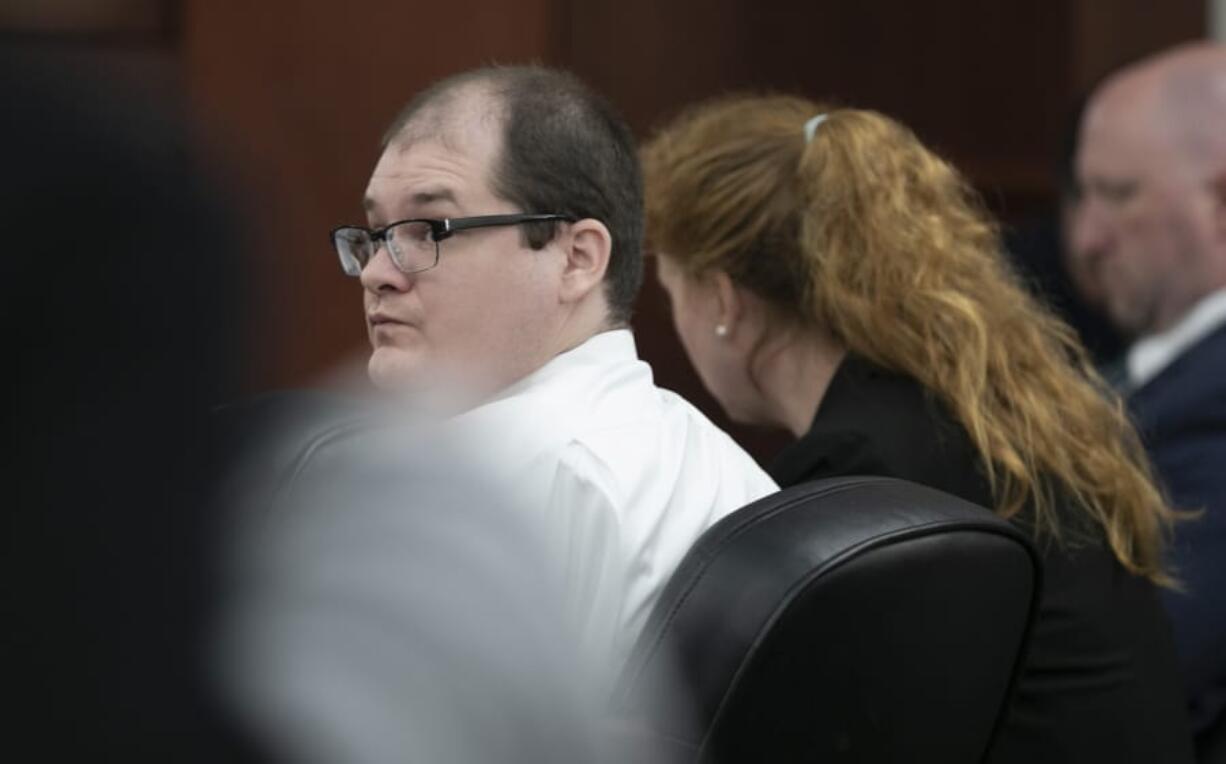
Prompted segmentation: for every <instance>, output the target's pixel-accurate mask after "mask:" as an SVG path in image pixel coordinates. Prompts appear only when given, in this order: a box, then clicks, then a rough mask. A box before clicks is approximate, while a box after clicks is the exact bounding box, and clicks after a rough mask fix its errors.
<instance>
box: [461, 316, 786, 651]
mask: <svg viewBox="0 0 1226 764" xmlns="http://www.w3.org/2000/svg"><path fill="white" fill-rule="evenodd" d="M460 419H462V420H464V421H465V422H467V423H468V424H469V425H474V424H475V425H476V427H477V430H478V432H480V433H483V434H484V437H486V438H493V439H495V440H496V442H495V443H494V444H493V445H494V448H495V449H496V450H497V451H498V452H499V458H500V461H501V467H502V469H505V470H509V471H510V474H511V475H512V477H513V480H514V483H515V485H516V486H517V488H521V489H522V496H523V498H525V499H526V500H527V501H528V502H529V503H530V504H531V505H532V506H534V507H539V508H541V511H542V512H543V513H544V514H545V523H546V525H547V528H548V532H549V534H550V536H551V537H552V539H553V541H554V542H555V543H556V545H557V547H558V550H559V552H560V554H561V555H562V558H563V560H564V565H565V568H566V580H567V598H568V602H567V606H568V610H570V611H571V612H572V613H573V614H574V615H575V617H576V619H577V624H578V626H579V628H580V630H581V633H582V634H583V637H584V642H585V644H586V647H587V649H588V650H591V651H592V653H591V654H593V655H595V656H607V657H608V660H607V661H604V660H603V659H602V662H604V663H605V665H606V666H607V667H608V668H609V669H610V670H613V671H616V670H617V668H618V667H620V666H621V665H622V663H623V662H624V659H625V658H626V657H627V656H628V653H629V650H630V648H631V647H632V646H633V642H634V640H635V639H636V637H637V636H638V633H639V632H640V631H641V629H642V628H643V626H644V624H645V621H646V619H647V615H648V613H649V611H650V609H651V607H652V606H653V604H654V603H655V601H656V599H657V598H658V597H659V595H660V592H661V589H662V588H663V586H664V583H665V582H666V581H667V580H668V577H669V576H670V575H671V574H672V573H673V571H674V570H675V569H676V567H677V565H678V563H680V561H681V558H682V557H683V556H684V555H685V553H686V552H687V551H688V550H689V548H690V547H691V546H692V545H693V543H694V541H696V540H697V539H698V537H699V536H700V535H701V534H702V533H703V531H705V530H706V529H707V528H709V527H711V526H712V525H713V524H714V523H715V522H716V521H718V520H719V519H720V518H722V517H724V516H725V515H727V514H729V513H730V512H732V511H734V510H736V509H739V508H740V507H743V506H745V505H746V504H749V503H750V502H752V501H754V500H756V499H759V498H761V497H763V496H766V495H768V494H771V493H774V492H775V491H776V490H778V486H776V485H775V483H774V481H773V480H771V478H770V477H769V476H768V475H767V474H766V473H765V472H764V471H763V470H762V469H761V468H760V467H759V466H758V465H757V463H756V462H754V460H753V459H752V458H751V457H750V456H749V455H748V454H746V453H745V451H744V450H742V449H741V448H740V447H739V446H738V445H737V444H736V443H735V442H733V440H732V439H731V438H730V437H729V436H728V435H727V434H726V433H724V432H723V431H722V430H720V429H719V428H717V427H716V426H715V425H714V424H712V423H711V422H710V420H708V419H707V418H706V417H705V416H703V415H702V414H701V413H700V412H699V411H698V410H697V409H696V408H694V406H692V405H691V404H690V403H688V402H687V401H685V400H683V399H682V398H681V397H680V396H678V395H676V394H675V393H672V392H670V391H668V390H663V389H660V388H658V387H656V386H655V384H654V382H653V379H652V372H651V367H650V366H648V365H647V364H646V363H644V362H643V361H641V360H639V358H638V355H637V352H636V349H635V344H634V337H633V335H632V334H631V333H630V331H629V330H624V329H623V330H616V331H609V332H604V333H601V334H598V335H596V336H594V337H592V338H590V339H589V340H587V341H586V342H584V343H583V344H582V345H580V346H579V347H577V348H575V349H573V350H570V351H568V352H566V353H563V354H561V355H559V356H557V357H556V358H554V359H553V360H552V361H550V362H549V363H548V364H546V365H545V366H544V367H542V368H541V369H539V370H537V371H536V372H534V373H533V374H531V375H530V376H528V377H527V378H525V379H523V380H521V381H519V382H517V383H515V384H514V385H512V386H511V387H510V388H509V389H507V390H505V391H504V392H503V393H501V394H500V395H499V397H498V398H497V399H495V400H493V401H491V402H489V403H486V404H484V405H482V406H480V407H478V408H476V409H474V410H473V411H470V412H468V413H467V414H464V415H462V416H461V417H460Z"/></svg>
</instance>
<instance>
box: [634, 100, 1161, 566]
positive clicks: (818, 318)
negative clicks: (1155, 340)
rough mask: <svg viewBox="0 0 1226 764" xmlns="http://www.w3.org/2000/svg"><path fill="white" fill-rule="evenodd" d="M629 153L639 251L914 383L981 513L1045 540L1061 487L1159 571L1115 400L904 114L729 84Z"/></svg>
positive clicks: (1149, 482)
mask: <svg viewBox="0 0 1226 764" xmlns="http://www.w3.org/2000/svg"><path fill="white" fill-rule="evenodd" d="M819 113H826V114H827V118H826V119H825V121H823V122H822V123H821V124H820V126H819V127H818V128H817V130H816V132H815V134H814V136H813V139H812V141H809V142H806V140H805V136H804V133H803V129H802V128H803V126H804V125H805V123H806V121H807V120H809V119H810V118H812V117H813V116H814V115H817V114H819ZM642 157H643V163H644V174H645V177H644V180H645V185H646V198H647V231H648V238H649V241H650V243H651V245H652V248H653V250H655V251H656V252H658V253H661V254H663V255H664V256H667V257H668V258H669V259H670V260H671V261H672V262H675V263H676V264H677V265H679V266H680V268H681V269H682V271H683V272H684V273H685V274H687V276H689V277H691V278H696V277H700V276H701V275H703V274H704V273H708V272H710V271H712V270H714V269H718V270H722V271H724V272H726V273H727V274H728V275H729V276H730V277H732V279H733V280H734V281H735V282H737V283H738V284H740V285H741V286H743V287H745V288H748V289H750V290H751V291H754V292H755V293H757V294H758V295H759V296H761V297H763V298H765V299H766V301H767V302H768V303H769V304H770V305H772V306H773V307H774V308H775V309H777V311H778V312H779V313H781V314H782V315H783V316H785V317H787V318H788V319H790V320H791V321H793V322H794V323H796V324H799V325H807V326H817V327H821V328H822V329H823V330H824V331H826V332H827V333H829V334H830V335H831V336H832V337H833V338H834V339H835V340H836V341H837V342H839V343H840V344H841V345H842V346H843V347H845V348H846V349H847V350H848V351H849V352H852V353H855V354H857V355H859V356H861V357H863V358H866V359H868V360H869V361H871V362H873V363H875V364H877V365H879V366H882V367H884V368H887V369H890V370H893V371H895V372H899V373H902V374H905V375H908V376H910V377H912V378H913V379H915V380H917V381H918V382H919V383H920V384H922V385H923V386H924V387H925V388H926V389H927V390H928V391H929V392H930V393H931V394H933V395H935V397H936V398H937V399H938V400H939V401H941V402H942V403H943V404H944V405H945V406H946V407H947V409H948V410H949V411H950V412H951V413H952V414H953V416H954V417H955V418H956V419H957V421H959V422H960V423H961V424H962V425H963V427H964V428H965V429H966V432H967V433H968V435H969V436H970V439H971V441H972V442H973V444H974V445H975V447H976V448H977V450H978V452H979V454H980V456H981V458H982V463H983V469H984V471H985V473H986V476H987V479H988V482H989V485H990V486H991V489H992V492H993V496H994V498H995V501H996V507H995V509H996V511H997V513H998V514H1000V515H1001V516H1003V517H1006V518H1008V517H1013V516H1015V515H1017V514H1018V513H1019V512H1021V511H1022V510H1023V509H1024V508H1026V507H1030V508H1031V509H1032V511H1033V524H1034V529H1035V534H1036V536H1043V535H1044V534H1050V536H1051V537H1054V538H1056V539H1059V538H1060V536H1061V523H1060V520H1059V518H1058V517H1057V511H1056V506H1055V497H1054V491H1056V490H1063V491H1065V492H1067V494H1069V495H1070V496H1071V498H1072V499H1073V500H1074V503H1075V504H1076V506H1077V507H1079V508H1080V509H1081V510H1083V511H1084V512H1085V513H1087V515H1088V517H1089V519H1091V520H1092V521H1093V522H1094V523H1095V524H1097V525H1099V526H1101V527H1102V529H1103V531H1104V532H1105V535H1106V539H1107V542H1108V543H1109V544H1110V547H1111V549H1112V550H1113V551H1114V553H1115V556H1116V558H1118V559H1119V561H1120V563H1121V564H1122V565H1123V566H1124V567H1125V568H1127V569H1128V570H1130V571H1132V572H1133V573H1136V574H1139V575H1142V576H1145V577H1148V578H1150V579H1151V580H1153V581H1155V582H1157V583H1159V584H1163V585H1172V584H1173V583H1174V582H1173V579H1172V578H1171V577H1170V575H1169V574H1168V573H1167V572H1166V570H1165V568H1164V565H1163V560H1162V550H1163V544H1164V540H1165V536H1166V531H1167V530H1168V528H1169V524H1170V523H1171V521H1172V520H1173V519H1175V517H1176V513H1175V512H1174V511H1173V510H1172V509H1170V507H1169V506H1168V505H1167V503H1166V501H1165V500H1164V498H1163V496H1162V495H1161V494H1160V492H1159V491H1158V489H1157V488H1156V487H1155V483H1154V480H1153V477H1152V473H1151V469H1150V467H1149V463H1148V460H1147V458H1146V456H1145V452H1144V450H1143V448H1142V446H1141V443H1140V439H1139V438H1138V436H1137V434H1136V432H1135V430H1134V429H1133V427H1132V425H1131V424H1130V422H1129V421H1128V419H1127V417H1126V415H1125V414H1124V410H1123V406H1122V404H1121V402H1120V400H1119V398H1118V397H1116V396H1114V395H1111V394H1110V393H1108V392H1107V390H1108V388H1107V386H1106V384H1105V383H1104V382H1103V380H1102V379H1101V378H1100V377H1099V375H1098V374H1097V372H1095V370H1094V368H1093V366H1092V365H1091V363H1090V361H1089V359H1088V357H1087V354H1086V351H1085V350H1084V348H1083V347H1082V345H1081V344H1080V342H1079V341H1078V340H1077V338H1076V336H1075V334H1074V333H1073V331H1072V330H1071V329H1070V328H1069V327H1068V326H1067V325H1065V324H1064V323H1063V322H1062V321H1060V320H1059V319H1058V318H1057V317H1055V316H1054V315H1053V314H1052V313H1051V312H1050V311H1048V310H1047V309H1045V308H1044V307H1043V306H1042V305H1040V304H1039V303H1038V301H1037V300H1035V299H1034V298H1033V297H1032V296H1031V295H1030V294H1029V293H1028V292H1027V291H1026V289H1025V288H1024V287H1023V286H1022V285H1021V283H1020V281H1019V279H1018V278H1017V277H1016V275H1015V274H1014V273H1013V272H1012V270H1011V269H1010V267H1009V265H1008V263H1007V261H1006V260H1005V258H1004V256H1003V253H1002V247H1001V243H1000V235H999V230H998V227H997V225H996V224H995V223H994V222H993V220H992V218H991V217H990V216H989V215H988V214H987V213H986V211H985V210H984V208H983V205H982V202H981V200H980V198H979V196H978V195H977V194H976V193H975V191H974V190H973V189H972V188H971V186H970V185H969V184H968V183H967V181H966V180H964V179H963V178H962V176H961V175H959V173H958V172H957V171H956V170H954V169H953V168H952V167H951V166H950V165H949V164H947V163H946V162H944V161H942V160H941V159H940V158H939V157H937V156H936V155H934V154H933V153H932V152H930V151H928V150H927V149H926V148H925V147H924V146H923V145H922V144H921V143H920V142H919V140H918V139H917V138H916V137H915V135H914V134H913V133H912V132H911V131H910V130H908V129H907V128H906V127H904V126H903V125H901V124H899V123H898V122H895V121H894V120H892V119H889V118H888V117H885V116H883V115H881V114H878V113H875V112H872V111H862V110H858V109H833V110H831V109H828V108H827V107H825V106H823V105H821V104H818V103H814V102H811V101H808V100H805V99H801V98H794V97H787V96H733V97H726V98H722V99H718V100H715V101H711V102H708V103H705V104H700V105H699V106H697V107H694V108H692V109H690V110H689V111H687V112H685V113H683V114H682V115H681V116H680V117H678V118H677V119H676V120H675V121H673V122H672V123H671V124H670V125H668V126H667V127H665V128H664V129H663V130H662V131H660V132H659V133H658V134H656V135H655V136H654V137H653V139H652V140H651V141H650V142H649V143H648V144H647V145H646V146H645V147H644V149H643V152H642Z"/></svg>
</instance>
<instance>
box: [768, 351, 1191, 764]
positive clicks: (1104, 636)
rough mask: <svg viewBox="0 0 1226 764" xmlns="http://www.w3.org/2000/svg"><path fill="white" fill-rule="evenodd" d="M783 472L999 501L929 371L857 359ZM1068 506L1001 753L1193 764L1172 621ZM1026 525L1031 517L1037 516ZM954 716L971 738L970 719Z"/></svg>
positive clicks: (841, 372)
mask: <svg viewBox="0 0 1226 764" xmlns="http://www.w3.org/2000/svg"><path fill="white" fill-rule="evenodd" d="M771 473H772V475H773V476H774V477H775V479H776V480H777V481H778V482H779V484H780V485H781V486H789V485H794V484H796V483H801V482H804V481H808V480H816V479H819V478H827V477H836V476H841V475H882V476H887V477H896V478H902V479H904V480H910V481H912V482H915V483H921V484H924V485H928V486H932V487H933V488H937V489H939V490H942V491H945V492H947V493H951V494H954V495H955V496H959V497H961V498H963V499H966V500H968V501H971V502H974V503H976V504H979V505H980V506H983V507H991V506H993V503H994V502H993V500H992V494H991V490H990V488H989V486H988V482H987V479H986V477H985V476H984V473H983V470H982V468H981V461H980V459H979V457H978V455H977V452H976V451H975V449H974V447H973V446H972V444H971V441H970V438H969V437H968V436H967V434H966V431H965V430H964V429H963V428H962V427H961V425H959V424H958V423H957V422H956V421H955V420H954V419H953V418H952V416H951V415H950V414H949V413H948V411H947V410H946V409H945V407H944V406H943V405H941V404H940V403H939V402H937V401H936V400H935V399H934V397H933V396H931V395H929V394H928V393H927V392H926V391H925V390H924V389H923V387H921V385H920V384H919V383H918V382H916V381H915V380H913V379H911V378H909V377H906V376H901V375H898V374H893V373H890V372H887V371H885V370H883V369H881V368H879V367H877V366H874V365H873V364H871V363H869V362H867V361H865V360H863V359H861V358H858V357H855V356H851V355H849V356H848V357H847V358H846V359H845V360H844V361H843V363H842V364H841V365H840V367H839V369H838V370H837V372H836V373H835V375H834V377H833V379H832V380H831V382H830V386H829V388H828V389H827V391H826V395H825V397H824V398H823V400H822V403H821V406H820V407H819V409H818V412H817V415H816V417H815V418H814V420H813V426H812V428H811V429H810V430H809V432H808V433H807V434H806V435H805V436H804V437H802V438H801V439H800V440H798V441H797V442H795V443H793V444H792V445H790V446H788V447H787V448H786V449H785V450H784V451H783V452H782V453H781V454H780V455H779V456H778V458H777V459H776V460H775V462H774V464H773V465H772V466H771ZM985 511H987V510H985ZM1057 511H1058V512H1059V513H1060V515H1061V518H1062V520H1063V522H1064V524H1065V526H1066V527H1067V528H1068V530H1069V531H1070V532H1069V533H1067V534H1066V538H1067V541H1066V543H1064V544H1061V545H1057V544H1054V543H1050V542H1043V541H1040V549H1041V550H1043V558H1044V591H1043V594H1042V599H1041V602H1040V608H1039V618H1038V622H1037V624H1036V626H1035V631H1034V635H1033V637H1032V641H1031V647H1030V653H1029V656H1028V658H1027V661H1026V666H1025V668H1024V670H1023V673H1022V676H1021V678H1020V681H1019V683H1018V689H1017V695H1016V697H1015V699H1014V701H1013V705H1012V708H1011V711H1010V714H1009V717H1008V718H1007V720H1006V722H1005V725H1004V728H1003V729H1002V730H1001V732H1000V734H999V735H998V736H997V743H996V745H995V747H994V749H993V751H992V753H991V756H990V757H989V761H993V762H1015V761H1016V762H1045V763H1047V764H1054V763H1055V762H1090V761H1103V762H1112V764H1123V763H1124V762H1146V763H1149V762H1154V763H1156V762H1163V763H1172V762H1185V761H1192V758H1193V755H1192V749H1191V740H1190V733H1189V730H1188V725H1187V719H1186V716H1185V712H1184V709H1183V703H1182V702H1181V697H1180V695H1181V694H1180V691H1179V684H1178V674H1177V669H1176V663H1175V658H1174V649H1173V646H1172V643H1171V636H1170V629H1169V625H1168V623H1167V620H1166V617H1165V615H1164V613H1163V612H1162V608H1161V606H1160V604H1159V602H1158V597H1157V594H1156V592H1155V590H1154V587H1153V586H1152V585H1151V584H1150V583H1149V582H1148V581H1147V580H1144V579H1141V578H1138V577H1136V576H1133V575H1130V574H1129V573H1128V572H1127V571H1125V570H1124V569H1123V568H1122V567H1121V566H1120V565H1119V563H1118V562H1117V561H1116V559H1115V557H1114V555H1113V554H1112V553H1111V551H1110V548H1109V547H1108V546H1106V544H1105V541H1104V539H1103V537H1102V534H1101V533H1100V532H1099V531H1098V530H1097V529H1096V528H1095V527H1094V526H1092V525H1089V524H1088V523H1087V522H1086V521H1085V520H1083V519H1082V518H1083V514H1084V513H1079V512H1075V511H1074V508H1073V507H1071V506H1070V505H1069V503H1068V502H1067V501H1066V500H1064V499H1062V498H1061V497H1057ZM1023 514H1024V513H1023ZM1015 522H1018V523H1019V524H1021V525H1023V526H1030V525H1031V524H1030V522H1029V521H1028V520H1027V518H1026V517H1024V516H1023V517H1019V518H1017V519H1016V520H1015ZM950 725H951V726H950V734H957V721H956V720H950Z"/></svg>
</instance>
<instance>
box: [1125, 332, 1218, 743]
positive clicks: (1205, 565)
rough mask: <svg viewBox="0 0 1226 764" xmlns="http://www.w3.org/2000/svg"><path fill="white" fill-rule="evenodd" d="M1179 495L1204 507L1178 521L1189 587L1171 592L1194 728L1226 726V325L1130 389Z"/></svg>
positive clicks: (1161, 469)
mask: <svg viewBox="0 0 1226 764" xmlns="http://www.w3.org/2000/svg"><path fill="white" fill-rule="evenodd" d="M1128 403H1129V407H1130V408H1131V409H1132V411H1133V414H1134V417H1135V420H1136V423H1137V428H1138V429H1139V430H1140V431H1141V437H1142V438H1143V440H1144V441H1145V447H1146V449H1147V450H1148V451H1149V455H1150V458H1151V459H1152V460H1153V463H1154V467H1155V468H1156V470H1157V472H1158V476H1159V478H1160V479H1161V480H1162V482H1163V484H1164V485H1165V487H1166V489H1167V491H1168V492H1169V494H1170V497H1171V501H1172V502H1173V503H1174V504H1175V506H1177V507H1181V508H1185V509H1202V510H1204V514H1203V515H1202V516H1201V517H1200V518H1199V519H1198V520H1195V521H1193V522H1187V523H1181V524H1179V525H1178V526H1176V528H1175V538H1174V542H1173V543H1172V544H1171V549H1170V553H1171V562H1172V563H1173V565H1174V566H1175V569H1176V572H1177V573H1178V574H1179V577H1180V578H1181V579H1182V581H1183V582H1184V587H1185V591H1184V592H1182V593H1181V592H1164V593H1163V601H1164V603H1165V605H1166V607H1167V611H1168V612H1169V613H1170V615H1171V621H1172V623H1173V625H1174V629H1175V646H1176V649H1177V651H1178V653H1179V659H1180V663H1181V664H1182V666H1183V671H1184V680H1185V685H1186V688H1187V693H1188V700H1189V706H1190V709H1191V713H1192V725H1193V728H1194V729H1195V730H1196V731H1197V732H1200V733H1203V732H1204V731H1205V730H1207V729H1208V728H1209V727H1211V726H1214V725H1216V726H1217V727H1218V728H1221V727H1223V726H1226V326H1222V327H1219V328H1218V330H1217V331H1216V332H1214V333H1213V334H1211V335H1209V336H1208V337H1206V338H1205V339H1203V340H1201V341H1200V342H1199V343H1197V344H1196V345H1194V346H1192V347H1191V348H1190V349H1188V350H1187V351H1186V352H1184V353H1183V355H1181V356H1179V358H1177V359H1176V360H1175V361H1174V362H1173V363H1172V364H1171V365H1170V366H1168V367H1167V368H1166V369H1164V370H1163V371H1162V373H1160V374H1159V375H1158V376H1157V377H1154V378H1153V379H1152V380H1150V381H1149V383H1148V384H1146V385H1144V386H1143V387H1141V388H1139V389H1138V390H1136V391H1135V392H1133V393H1132V395H1131V396H1130V397H1129V401H1128Z"/></svg>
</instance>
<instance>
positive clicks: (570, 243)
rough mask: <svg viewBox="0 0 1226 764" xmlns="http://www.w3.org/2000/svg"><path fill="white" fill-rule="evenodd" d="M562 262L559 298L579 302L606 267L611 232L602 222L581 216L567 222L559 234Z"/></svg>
mask: <svg viewBox="0 0 1226 764" xmlns="http://www.w3.org/2000/svg"><path fill="white" fill-rule="evenodd" d="M562 246H563V249H564V252H563V254H564V255H565V258H566V259H565V262H564V264H563V267H562V289H561V298H562V301H563V302H579V301H580V300H582V299H583V298H584V297H586V296H587V295H588V294H589V293H590V292H591V291H592V290H593V289H599V288H600V284H601V282H603V281H604V276H605V272H606V271H607V270H608V269H609V257H610V255H611V254H612V251H613V236H612V234H610V233H609V229H608V228H606V227H605V224H604V223H601V222H600V221H599V220H594V219H592V218H584V219H583V220H579V221H577V222H575V223H571V224H570V230H569V231H568V232H567V233H566V235H565V236H563V237H562Z"/></svg>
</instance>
